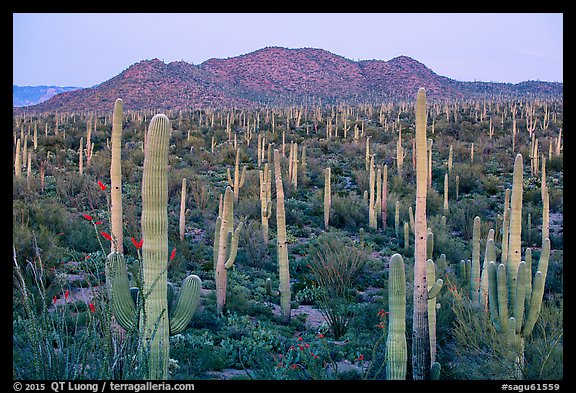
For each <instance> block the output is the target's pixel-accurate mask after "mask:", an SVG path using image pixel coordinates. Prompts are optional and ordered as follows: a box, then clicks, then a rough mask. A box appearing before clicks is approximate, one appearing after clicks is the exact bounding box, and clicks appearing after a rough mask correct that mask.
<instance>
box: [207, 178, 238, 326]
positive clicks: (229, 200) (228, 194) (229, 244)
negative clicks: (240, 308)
mask: <svg viewBox="0 0 576 393" xmlns="http://www.w3.org/2000/svg"><path fill="white" fill-rule="evenodd" d="M243 225H244V224H243V223H242V222H240V223H239V224H238V226H237V227H236V229H234V200H233V195H232V189H231V188H230V186H227V187H226V191H225V192H224V199H223V205H222V209H221V214H220V215H219V216H218V218H217V219H216V228H215V233H214V254H213V257H214V274H215V281H216V311H217V313H218V314H219V315H221V314H222V312H223V310H224V305H225V304H226V283H227V276H228V269H230V268H231V267H232V266H233V265H234V262H235V261H236V253H237V251H238V240H239V236H240V230H241V229H242V226H243Z"/></svg>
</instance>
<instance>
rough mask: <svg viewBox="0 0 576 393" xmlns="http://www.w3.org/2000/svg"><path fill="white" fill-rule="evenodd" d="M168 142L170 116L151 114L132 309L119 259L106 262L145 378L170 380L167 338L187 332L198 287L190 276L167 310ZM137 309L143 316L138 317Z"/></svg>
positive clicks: (113, 292) (121, 318) (116, 310)
mask: <svg viewBox="0 0 576 393" xmlns="http://www.w3.org/2000/svg"><path fill="white" fill-rule="evenodd" d="M169 139H170V122H169V120H168V117H166V116H165V115H162V114H158V115H155V116H154V117H153V118H152V120H151V122H150V126H149V130H148V137H147V143H146V151H145V155H144V171H143V175H142V236H143V244H142V278H143V283H142V284H143V285H142V290H141V291H140V296H137V299H139V300H140V303H138V301H137V303H136V305H135V304H134V302H133V300H132V295H131V291H130V288H129V283H128V277H127V273H126V266H125V264H124V262H123V257H122V254H119V253H118V252H117V251H113V252H112V253H111V254H110V255H109V257H108V261H109V263H108V273H109V278H110V279H109V282H110V288H111V297H112V302H113V311H114V315H115V317H116V319H117V320H118V322H119V323H120V324H121V326H123V327H125V328H127V329H133V328H134V327H135V326H136V325H137V324H138V325H139V328H140V337H141V339H142V343H143V346H142V354H144V355H145V356H146V359H145V360H144V361H145V362H146V366H147V369H148V377H149V379H166V378H167V377H168V360H169V339H168V335H169V334H170V333H172V334H174V333H177V332H181V331H183V330H184V329H185V328H186V326H187V325H188V322H189V321H190V319H191V318H192V316H193V314H194V312H195V310H196V306H197V305H198V300H199V296H200V287H201V281H200V278H199V277H198V276H194V275H191V276H188V277H187V278H186V280H185V281H184V284H183V285H182V289H181V290H180V297H179V300H178V303H177V305H176V307H175V309H174V310H170V308H169V305H170V304H169V295H168V292H169V287H170V285H169V284H168V281H167V262H168V145H169ZM140 308H141V309H142V310H143V313H142V314H140V313H137V311H138V310H139V309H140ZM137 314H139V315H137ZM170 317H171V319H170ZM138 318H140V320H139V321H138Z"/></svg>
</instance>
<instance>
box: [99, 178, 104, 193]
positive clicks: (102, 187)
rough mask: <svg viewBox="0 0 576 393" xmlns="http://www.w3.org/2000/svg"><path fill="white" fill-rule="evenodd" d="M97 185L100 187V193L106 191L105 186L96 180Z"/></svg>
mask: <svg viewBox="0 0 576 393" xmlns="http://www.w3.org/2000/svg"><path fill="white" fill-rule="evenodd" d="M98 185H99V186H100V189H101V190H102V191H104V190H105V189H106V186H105V185H104V183H102V182H101V181H100V180H98Z"/></svg>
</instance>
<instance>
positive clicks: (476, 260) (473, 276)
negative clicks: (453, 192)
mask: <svg viewBox="0 0 576 393" xmlns="http://www.w3.org/2000/svg"><path fill="white" fill-rule="evenodd" d="M479 298H480V217H478V216H476V217H474V228H473V230H472V269H471V271H470V299H471V300H472V304H478V301H479Z"/></svg>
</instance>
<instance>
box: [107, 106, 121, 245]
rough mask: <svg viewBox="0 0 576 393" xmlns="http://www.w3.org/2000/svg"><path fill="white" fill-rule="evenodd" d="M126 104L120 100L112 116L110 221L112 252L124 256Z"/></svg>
mask: <svg viewBox="0 0 576 393" xmlns="http://www.w3.org/2000/svg"><path fill="white" fill-rule="evenodd" d="M123 108H124V102H123V101H122V99H121V98H118V99H117V100H116V102H115V103H114V113H113V114H112V137H111V142H112V148H111V150H112V158H111V160H110V219H111V220H110V221H111V226H112V228H111V231H112V239H114V241H112V242H111V251H114V250H116V251H117V252H118V253H119V254H123V252H124V247H123V241H124V240H123V229H122V157H121V153H122V110H123Z"/></svg>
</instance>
